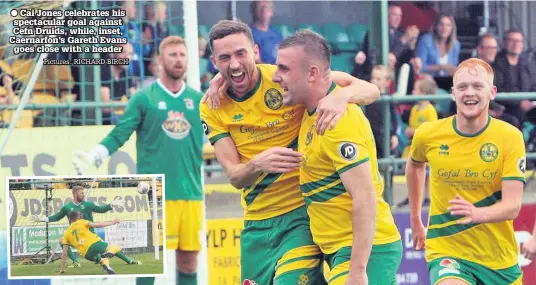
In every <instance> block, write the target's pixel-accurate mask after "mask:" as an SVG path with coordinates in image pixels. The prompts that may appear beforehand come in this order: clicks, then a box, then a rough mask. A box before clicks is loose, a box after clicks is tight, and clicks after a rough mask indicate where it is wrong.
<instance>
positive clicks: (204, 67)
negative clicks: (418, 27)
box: [198, 36, 212, 90]
mask: <svg viewBox="0 0 536 285" xmlns="http://www.w3.org/2000/svg"><path fill="white" fill-rule="evenodd" d="M198 41H199V42H198V45H199V74H200V75H201V89H202V90H206V89H208V86H209V82H210V80H211V79H212V73H210V71H209V62H210V60H208V59H206V58H205V53H206V51H207V40H206V39H205V38H203V37H202V36H199V38H198Z"/></svg>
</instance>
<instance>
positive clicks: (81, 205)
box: [32, 186, 126, 267]
mask: <svg viewBox="0 0 536 285" xmlns="http://www.w3.org/2000/svg"><path fill="white" fill-rule="evenodd" d="M72 194H73V201H72V202H69V203H67V204H65V205H64V206H63V207H61V209H60V211H59V212H57V213H55V214H54V215H52V216H48V217H42V218H39V216H37V215H33V216H32V220H33V221H34V222H46V223H51V222H57V221H59V220H61V219H63V218H64V217H65V216H67V215H68V214H69V213H70V212H71V211H78V212H80V213H81V214H82V219H84V220H88V221H90V222H93V213H100V214H102V213H106V212H108V211H111V210H112V206H124V205H125V201H124V200H123V199H122V198H121V197H117V198H115V199H114V200H113V201H112V202H111V203H110V204H107V205H104V206H98V205H96V204H95V203H93V202H90V201H86V200H85V199H86V195H85V193H84V187H82V186H74V187H73V189H72ZM69 223H70V221H69ZM90 231H91V232H93V233H95V230H94V229H93V228H90ZM60 244H61V240H60ZM67 253H68V255H69V258H70V259H71V260H72V261H73V264H72V265H69V267H80V262H78V258H77V257H76V255H75V254H74V253H73V252H72V250H71V247H68V250H67ZM123 260H124V259H123ZM125 262H126V260H125Z"/></svg>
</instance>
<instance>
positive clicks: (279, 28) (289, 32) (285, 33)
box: [272, 24, 296, 38]
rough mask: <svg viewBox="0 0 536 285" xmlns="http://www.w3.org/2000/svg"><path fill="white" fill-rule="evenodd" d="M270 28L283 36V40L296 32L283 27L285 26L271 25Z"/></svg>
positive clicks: (285, 26)
mask: <svg viewBox="0 0 536 285" xmlns="http://www.w3.org/2000/svg"><path fill="white" fill-rule="evenodd" d="M272 27H273V28H274V29H276V30H277V31H279V32H280V33H281V35H282V36H283V38H286V37H288V36H290V35H292V34H294V32H295V31H296V30H295V29H294V28H293V27H292V26H289V25H285V24H279V25H273V26H272Z"/></svg>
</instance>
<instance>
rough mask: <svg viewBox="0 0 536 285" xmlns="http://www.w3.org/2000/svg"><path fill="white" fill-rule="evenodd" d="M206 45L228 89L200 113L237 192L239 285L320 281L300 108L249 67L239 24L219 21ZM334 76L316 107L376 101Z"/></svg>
mask: <svg viewBox="0 0 536 285" xmlns="http://www.w3.org/2000/svg"><path fill="white" fill-rule="evenodd" d="M210 47H211V49H212V51H213V53H212V56H211V60H212V62H213V63H214V65H215V66H216V67H217V68H218V70H219V71H220V75H221V76H223V77H224V78H225V82H226V83H227V85H228V86H229V87H230V88H229V89H228V90H227V91H228V92H227V95H226V96H224V97H223V98H220V99H221V102H220V103H221V104H219V107H218V108H217V109H214V110H210V107H209V106H208V102H205V103H203V104H201V115H202V118H203V120H204V122H203V127H204V129H205V133H206V135H207V136H208V138H209V140H210V142H211V143H212V144H213V145H214V147H215V149H216V156H217V158H218V161H219V163H220V164H221V165H222V166H223V168H224V170H225V173H226V175H227V177H228V178H229V180H230V182H231V184H232V185H233V186H235V187H236V188H239V189H241V188H244V189H243V190H242V191H241V193H242V204H243V206H244V208H245V222H244V229H243V231H242V233H241V275H242V280H244V282H246V281H245V280H246V279H247V280H249V282H255V283H256V284H266V285H268V284H295V283H296V282H297V281H303V282H308V284H323V282H325V281H324V280H323V275H322V264H321V262H320V255H321V252H320V250H319V248H318V246H317V245H315V244H314V242H313V240H312V237H311V232H310V229H309V219H308V218H307V213H306V210H305V207H304V200H303V197H302V196H301V193H300V191H299V179H298V176H299V170H298V168H299V166H300V163H301V161H302V158H301V154H300V153H298V152H297V151H296V150H295V149H296V148H297V143H298V132H299V127H300V119H301V117H302V114H303V112H304V108H303V107H302V106H295V107H287V106H283V97H282V95H281V94H282V92H284V91H283V89H281V88H280V87H279V86H278V85H277V84H275V83H273V82H272V76H273V74H274V72H275V70H276V67H275V66H273V65H264V64H260V65H256V64H255V61H256V59H258V57H259V49H258V47H257V46H256V45H255V44H254V43H253V37H252V34H251V30H250V28H249V27H248V26H247V25H246V24H244V23H241V22H236V21H227V20H225V21H220V22H219V23H218V24H216V25H214V26H213V27H212V29H211V31H210ZM333 76H334V77H335V76H336V78H337V80H338V81H340V82H339V83H341V85H344V86H346V85H349V86H348V87H346V88H341V89H340V91H339V92H337V93H338V94H333V95H330V96H328V97H326V99H324V100H325V101H324V104H325V106H324V108H319V109H323V110H325V109H326V108H325V107H326V106H328V105H329V106H334V105H335V106H336V107H338V109H337V110H339V109H342V110H344V109H345V108H346V105H347V102H348V101H349V100H351V101H353V102H354V103H370V102H372V101H374V100H375V99H376V98H377V97H378V96H379V92H378V88H376V87H375V86H373V85H371V84H369V83H367V82H364V81H361V80H358V79H356V78H353V77H351V76H349V75H346V74H340V73H338V74H333ZM350 84H351V85H350ZM214 90H217V88H215V89H214ZM354 95H355V96H354ZM213 96H214V94H212V95H210V94H209V97H210V98H211V99H213ZM215 97H218V95H217V94H216V96H215ZM350 97H352V98H350ZM349 98H350V99H349ZM340 105H342V108H341V107H340ZM341 113H342V111H341ZM326 115H327V120H326V121H325V125H326V127H327V126H329V123H330V122H332V120H331V119H332V118H335V120H336V118H337V117H340V116H339V115H340V114H339V113H338V112H326ZM244 284H246V283H244Z"/></svg>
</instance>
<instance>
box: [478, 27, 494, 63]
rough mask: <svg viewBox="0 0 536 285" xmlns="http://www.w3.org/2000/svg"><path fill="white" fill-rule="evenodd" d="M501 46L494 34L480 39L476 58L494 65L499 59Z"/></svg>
mask: <svg viewBox="0 0 536 285" xmlns="http://www.w3.org/2000/svg"><path fill="white" fill-rule="evenodd" d="M498 50H499V44H498V43H497V40H496V39H495V36H494V35H492V34H485V35H483V36H481V37H480V39H479V41H478V45H477V47H476V56H477V57H478V58H480V59H482V60H483V61H485V62H487V63H488V64H492V63H493V62H494V61H495V58H496V57H497V51H498Z"/></svg>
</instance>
